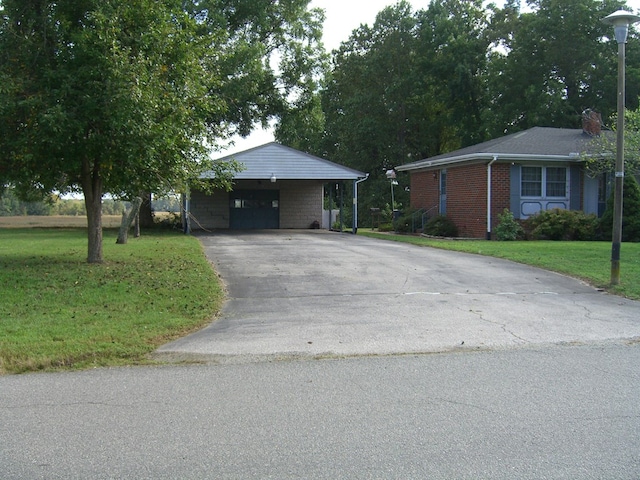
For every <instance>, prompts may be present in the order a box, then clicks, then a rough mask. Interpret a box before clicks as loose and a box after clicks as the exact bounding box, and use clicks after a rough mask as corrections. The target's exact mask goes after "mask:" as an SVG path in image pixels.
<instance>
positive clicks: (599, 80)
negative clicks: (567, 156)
mask: <svg viewBox="0 0 640 480" xmlns="http://www.w3.org/2000/svg"><path fill="white" fill-rule="evenodd" d="M518 4H519V2H515V1H509V2H507V3H506V4H505V6H504V8H503V9H502V10H497V11H496V12H495V15H494V16H493V21H492V29H493V31H494V35H495V36H496V48H494V49H493V50H491V51H490V52H489V53H490V57H491V62H490V75H489V77H488V79H489V82H488V87H489V89H488V93H489V98H490V101H491V109H490V110H488V111H487V115H486V122H487V125H488V126H489V128H490V133H491V136H498V135H502V134H504V133H506V132H514V131H518V130H522V129H526V128H530V127H533V126H552V127H565V128H576V127H579V125H580V116H581V113H582V112H583V111H584V110H586V109H593V110H597V111H599V112H601V113H602V114H603V116H604V118H607V117H608V116H609V115H610V114H611V113H612V111H613V110H615V105H616V78H617V68H616V65H617V63H616V58H617V56H616V52H617V49H616V46H615V41H612V36H613V29H612V27H610V26H608V25H605V24H604V23H603V22H602V21H601V20H602V18H604V17H605V16H606V15H608V14H609V13H611V12H613V11H615V10H617V9H619V8H626V7H625V2H624V1H617V0H606V1H602V0H527V4H528V7H529V9H528V10H527V11H526V12H520V10H519V8H518ZM629 42H630V46H629V48H628V50H629V56H628V59H627V63H628V66H629V67H628V83H627V93H628V99H629V105H630V106H631V107H632V108H635V107H636V106H637V98H638V93H639V90H638V89H640V77H639V76H638V68H639V67H640V43H639V41H638V38H637V37H636V36H635V35H634V34H633V33H632V35H631V36H630V38H629Z"/></svg>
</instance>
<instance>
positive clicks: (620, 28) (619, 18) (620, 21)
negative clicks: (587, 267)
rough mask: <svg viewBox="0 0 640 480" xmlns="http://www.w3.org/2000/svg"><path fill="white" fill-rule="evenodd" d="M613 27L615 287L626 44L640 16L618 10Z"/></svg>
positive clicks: (609, 20)
mask: <svg viewBox="0 0 640 480" xmlns="http://www.w3.org/2000/svg"><path fill="white" fill-rule="evenodd" d="M602 21H603V22H604V23H607V24H609V25H613V32H614V35H615V37H616V42H618V122H617V126H616V129H617V132H616V170H615V190H614V195H613V235H612V237H613V238H612V241H611V284H612V285H618V284H619V283H620V243H621V242H622V189H623V186H624V109H625V107H624V96H625V44H626V43H627V35H628V34H629V25H631V24H633V23H636V22H638V21H640V16H638V15H634V14H633V13H631V12H626V11H624V10H618V11H617V12H614V13H612V14H611V15H608V16H606V17H605V18H603V19H602Z"/></svg>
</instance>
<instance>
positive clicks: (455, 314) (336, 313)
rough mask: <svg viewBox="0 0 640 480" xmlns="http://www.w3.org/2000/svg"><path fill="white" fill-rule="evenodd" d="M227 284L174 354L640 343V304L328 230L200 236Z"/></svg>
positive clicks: (166, 356)
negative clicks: (211, 315) (219, 305)
mask: <svg viewBox="0 0 640 480" xmlns="http://www.w3.org/2000/svg"><path fill="white" fill-rule="evenodd" d="M199 238H200V240H201V242H202V244H203V246H204V250H205V253H206V255H207V257H208V258H209V259H210V261H211V262H212V263H213V265H214V266H215V268H216V270H217V271H218V272H219V274H220V275H221V277H222V279H223V280H224V282H225V284H226V286H227V289H228V301H227V302H226V303H225V305H224V308H223V310H222V312H221V316H220V318H219V319H217V320H215V321H214V322H213V323H212V324H211V325H210V326H208V327H207V328H205V329H203V330H201V331H199V332H197V333H194V334H192V335H189V336H187V337H184V338H182V339H179V340H177V341H175V342H172V343H169V344H167V345H164V346H162V347H161V348H160V349H159V350H158V351H157V352H156V356H157V357H158V358H161V359H163V360H175V361H183V360H187V361H207V362H220V363H239V362H251V361H262V360H272V359H281V358H299V357H311V358H313V357H325V356H353V355H387V354H402V353H428V352H445V351H452V350H478V349H497V348H518V347H520V348H521V347H527V346H534V345H540V344H558V343H570V344H582V343H599V342H612V341H613V342H636V341H640V302H635V301H630V300H626V299H623V298H620V297H616V296H612V295H608V294H605V293H602V292H599V291H597V290H596V289H594V288H592V287H590V286H588V285H586V284H584V283H582V282H580V281H578V280H575V279H572V278H568V277H565V276H562V275H558V274H555V273H550V272H547V271H544V270H540V269H536V268H532V267H528V266H525V265H520V264H516V263H513V262H509V261H505V260H500V259H495V258H491V257H483V256H479V255H469V254H462V253H457V252H449V251H441V250H437V249H431V248H421V247H416V246H412V245H407V244H402V243H396V242H387V241H381V240H375V239H371V238H367V237H361V236H354V235H349V234H338V233H331V232H323V231H268V232H266V231H265V232H254V231H253V232H227V233H216V234H212V235H203V236H200V237H199Z"/></svg>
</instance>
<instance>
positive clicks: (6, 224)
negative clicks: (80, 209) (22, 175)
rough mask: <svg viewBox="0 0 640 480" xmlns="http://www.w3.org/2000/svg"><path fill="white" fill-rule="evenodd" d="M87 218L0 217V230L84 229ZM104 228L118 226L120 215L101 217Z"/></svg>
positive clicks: (57, 216)
mask: <svg viewBox="0 0 640 480" xmlns="http://www.w3.org/2000/svg"><path fill="white" fill-rule="evenodd" d="M86 226H87V217H80V216H71V215H51V216H48V215H33V216H31V215H24V216H20V217H0V228H29V227H33V228H55V227H59V228H69V227H74V228H75V227H86ZM102 226H103V227H104V228H117V227H118V226H120V215H103V216H102Z"/></svg>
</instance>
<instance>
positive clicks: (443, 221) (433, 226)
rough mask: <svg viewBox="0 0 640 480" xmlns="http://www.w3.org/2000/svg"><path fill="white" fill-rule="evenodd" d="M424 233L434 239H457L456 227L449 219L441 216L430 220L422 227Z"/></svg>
mask: <svg viewBox="0 0 640 480" xmlns="http://www.w3.org/2000/svg"><path fill="white" fill-rule="evenodd" d="M424 233H426V234H427V235H433V236H435V237H457V236H458V227H456V224H455V223H453V221H452V220H451V219H450V218H447V217H445V216H443V215H436V216H435V217H433V218H430V219H429V221H428V222H427V224H426V225H425V226H424Z"/></svg>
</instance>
